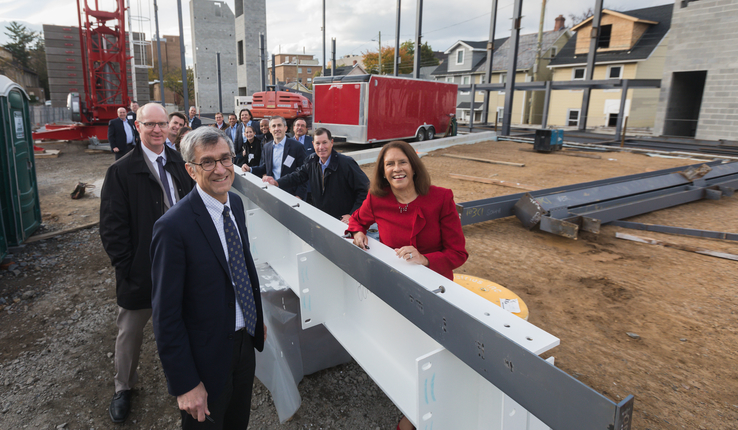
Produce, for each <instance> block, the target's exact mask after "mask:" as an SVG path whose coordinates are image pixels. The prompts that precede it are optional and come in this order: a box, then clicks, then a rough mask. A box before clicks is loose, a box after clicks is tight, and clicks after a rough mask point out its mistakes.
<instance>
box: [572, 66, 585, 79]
mask: <svg viewBox="0 0 738 430" xmlns="http://www.w3.org/2000/svg"><path fill="white" fill-rule="evenodd" d="M585 70H586V69H585V68H584V67H577V68H576V69H574V70H572V71H571V80H572V81H576V80H583V79H584V71H585Z"/></svg>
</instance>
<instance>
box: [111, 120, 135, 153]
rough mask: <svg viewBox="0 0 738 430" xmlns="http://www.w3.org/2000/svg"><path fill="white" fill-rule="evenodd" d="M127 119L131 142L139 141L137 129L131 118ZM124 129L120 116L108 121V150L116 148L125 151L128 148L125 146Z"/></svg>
mask: <svg viewBox="0 0 738 430" xmlns="http://www.w3.org/2000/svg"><path fill="white" fill-rule="evenodd" d="M126 121H128V125H130V126H131V131H132V132H133V143H138V142H139V137H138V130H136V125H135V124H134V123H133V121H131V120H126ZM126 137H127V136H126V129H125V127H123V120H122V119H120V118H115V119H111V120H110V122H109V123H108V142H110V150H111V151H112V150H113V148H118V149H119V150H120V151H123V153H124V154H125V152H126V151H127V150H128V148H127V147H126Z"/></svg>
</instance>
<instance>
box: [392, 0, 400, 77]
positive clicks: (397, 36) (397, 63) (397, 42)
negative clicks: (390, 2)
mask: <svg viewBox="0 0 738 430" xmlns="http://www.w3.org/2000/svg"><path fill="white" fill-rule="evenodd" d="M399 67H400V0H397V21H396V23H395V69H394V71H393V75H394V76H397V74H398V73H399Z"/></svg>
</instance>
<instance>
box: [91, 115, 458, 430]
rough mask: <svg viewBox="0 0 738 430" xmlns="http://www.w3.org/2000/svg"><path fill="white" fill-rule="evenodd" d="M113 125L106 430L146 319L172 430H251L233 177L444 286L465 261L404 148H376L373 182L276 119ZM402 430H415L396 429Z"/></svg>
mask: <svg viewBox="0 0 738 430" xmlns="http://www.w3.org/2000/svg"><path fill="white" fill-rule="evenodd" d="M131 107H132V108H133V106H131ZM118 113H119V115H118V118H116V119H115V120H113V121H115V122H116V123H115V124H113V121H111V126H110V127H111V129H112V128H115V129H116V130H114V131H113V134H112V136H114V139H115V142H114V141H113V140H111V148H113V149H112V151H113V152H114V153H115V154H116V162H115V163H114V164H113V165H111V166H110V168H109V169H108V172H107V174H106V177H105V182H104V184H103V188H102V193H101V205H100V236H101V239H102V243H103V246H104V248H105V251H106V252H107V253H108V256H109V257H110V260H111V263H112V265H113V266H114V267H115V271H116V296H117V303H118V317H117V326H118V336H117V338H116V345H115V361H114V363H115V370H116V374H115V377H114V383H115V394H114V396H113V399H112V401H111V403H110V406H109V414H110V417H111V419H112V420H113V421H114V422H117V423H120V422H123V421H125V420H126V418H127V416H128V414H129V412H130V409H131V393H132V388H133V387H134V385H135V384H136V382H137V379H138V375H137V372H136V368H137V366H138V360H139V354H140V350H141V345H142V342H143V329H144V326H145V325H146V323H147V322H148V320H149V319H153V325H154V333H155V337H156V343H157V347H158V351H159V357H160V360H161V362H162V367H163V370H164V373H165V375H166V378H167V385H168V389H169V392H170V394H172V395H174V396H176V397H177V402H178V405H179V408H180V411H181V416H182V428H183V429H199V428H208V429H245V428H247V426H248V421H249V413H250V410H251V407H250V403H251V389H252V384H253V379H254V371H255V350H258V351H261V350H262V349H263V346H264V342H265V340H266V336H267V327H266V325H265V324H264V318H263V313H262V308H261V297H260V293H259V291H260V289H259V279H258V276H257V274H256V268H255V265H254V261H253V258H252V256H251V253H250V246H249V241H248V234H247V231H246V221H245V214H244V206H243V203H242V202H241V199H240V198H239V197H238V196H237V195H236V194H234V193H232V192H230V191H229V190H230V188H231V185H232V184H233V181H234V177H235V167H234V165H240V166H241V168H242V170H243V171H246V172H250V173H251V174H254V175H256V176H258V177H260V178H262V180H263V181H264V182H265V183H269V184H271V185H272V186H277V187H280V188H281V189H283V190H285V191H287V192H289V193H291V194H293V195H295V196H297V197H299V198H301V199H303V200H305V201H307V202H308V203H310V204H312V205H314V206H315V207H317V208H319V209H321V210H322V211H324V212H325V213H327V214H329V215H331V216H333V217H334V218H337V219H340V220H341V221H343V222H345V223H346V224H347V226H346V232H347V233H348V234H349V235H350V236H352V237H353V239H352V240H353V243H354V244H355V245H356V246H358V247H360V248H362V249H366V248H367V244H368V239H367V237H366V232H367V229H368V228H369V227H370V226H371V225H372V224H374V223H375V222H376V223H377V225H378V228H379V236H380V241H381V242H382V243H384V244H386V245H387V246H390V247H392V248H394V250H395V252H396V254H397V256H398V258H402V259H405V260H407V261H409V262H412V263H416V264H421V265H424V266H427V267H428V268H430V269H431V270H433V271H436V272H437V273H439V274H441V275H443V276H445V277H447V278H449V279H453V270H454V269H455V268H457V267H459V266H461V265H462V264H463V263H464V262H465V261H466V259H467V257H468V254H467V252H466V250H465V241H464V235H463V232H462V230H461V223H460V220H459V216H458V214H457V213H456V209H455V205H454V201H453V194H452V192H451V191H450V190H447V189H444V188H439V187H435V186H432V185H431V180H430V175H429V174H428V171H427V170H426V169H425V167H424V166H423V163H422V162H421V161H420V158H419V157H418V155H417V154H416V152H415V150H414V149H413V148H412V147H411V146H410V145H409V144H408V143H406V142H402V141H394V142H390V143H388V144H386V145H385V146H384V147H383V148H382V150H381V151H380V153H379V156H378V158H377V164H376V167H375V170H374V173H373V175H372V177H371V180H370V179H369V178H368V177H367V176H366V174H364V172H363V171H362V170H361V169H360V168H359V166H358V164H357V163H356V161H354V160H353V159H352V158H351V157H348V156H345V155H343V154H341V153H339V152H337V151H336V150H335V149H334V148H333V136H332V135H331V132H330V130H328V129H326V128H318V129H316V130H315V132H314V135H313V136H308V135H307V124H306V123H305V121H304V120H297V121H295V123H294V124H293V132H294V134H293V137H288V136H287V123H286V121H285V119H284V118H281V117H273V118H271V119H270V120H261V121H259V123H258V127H257V120H255V119H254V118H253V117H252V115H251V112H250V111H249V110H248V109H243V110H241V112H239V115H238V118H237V117H236V115H235V114H232V115H228V125H227V126H226V125H225V124H226V123H225V122H224V121H223V115H222V114H219V115H216V124H215V126H214V127H203V126H202V124H201V121H200V119H199V118H197V115H196V110H195V108H194V107H193V108H191V109H190V111H189V114H190V115H189V118H187V117H185V116H184V115H183V114H181V113H179V112H175V113H172V114H169V115H167V112H166V111H165V110H164V108H163V107H162V106H161V105H159V104H156V103H149V104H146V105H144V106H143V107H140V108H138V109H137V110H136V111H134V112H133V115H130V114H128V112H127V111H126V109H125V108H121V109H119V112H118ZM131 116H132V117H133V118H130V117H131ZM120 123H122V124H120ZM257 128H258V129H259V130H258V131H259V133H257ZM118 129H122V133H120V132H119V131H118ZM122 136H125V138H123V137H122ZM116 149H117V151H116ZM239 163H241V164H239ZM398 428H399V429H402V430H405V429H412V428H413V427H412V424H411V423H410V421H408V420H407V419H406V418H403V420H402V421H401V422H400V424H399V425H398Z"/></svg>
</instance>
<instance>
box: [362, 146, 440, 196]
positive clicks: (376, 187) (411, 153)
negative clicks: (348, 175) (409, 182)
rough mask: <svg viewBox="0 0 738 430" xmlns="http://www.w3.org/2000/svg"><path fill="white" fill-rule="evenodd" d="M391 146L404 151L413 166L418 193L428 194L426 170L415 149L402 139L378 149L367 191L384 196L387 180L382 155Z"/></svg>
mask: <svg viewBox="0 0 738 430" xmlns="http://www.w3.org/2000/svg"><path fill="white" fill-rule="evenodd" d="M392 148H397V149H399V150H401V151H402V152H403V153H405V156H406V157H407V159H408V161H410V167H412V168H413V184H414V185H415V191H416V192H417V193H418V194H420V195H426V194H428V191H430V185H431V179H430V175H429V174H428V170H427V169H426V168H425V166H424V165H423V162H422V161H420V157H418V154H417V153H415V149H413V147H412V146H410V144H409V143H407V142H404V141H402V140H393V141H392V142H390V143H388V144H386V145H384V147H382V150H381V151H379V156H378V157H377V165H376V166H375V168H374V175H372V179H371V186H370V187H369V192H370V193H372V195H375V196H377V197H384V196H386V195H387V192H388V188H389V182H388V181H387V179H386V178H385V177H384V157H385V155H386V154H387V151H389V150H390V149H392Z"/></svg>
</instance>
